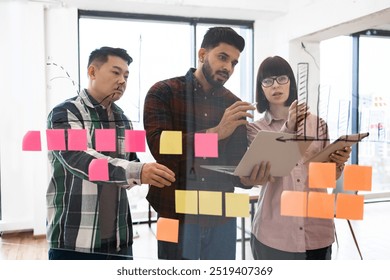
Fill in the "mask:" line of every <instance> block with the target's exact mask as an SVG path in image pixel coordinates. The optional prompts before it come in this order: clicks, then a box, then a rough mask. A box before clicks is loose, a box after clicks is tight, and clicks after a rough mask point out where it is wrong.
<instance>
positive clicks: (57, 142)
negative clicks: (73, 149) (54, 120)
mask: <svg viewBox="0 0 390 280" xmlns="http://www.w3.org/2000/svg"><path fill="white" fill-rule="evenodd" d="M46 140H47V149H48V150H49V151H65V150H66V144H65V130H64V129H47V130H46Z"/></svg>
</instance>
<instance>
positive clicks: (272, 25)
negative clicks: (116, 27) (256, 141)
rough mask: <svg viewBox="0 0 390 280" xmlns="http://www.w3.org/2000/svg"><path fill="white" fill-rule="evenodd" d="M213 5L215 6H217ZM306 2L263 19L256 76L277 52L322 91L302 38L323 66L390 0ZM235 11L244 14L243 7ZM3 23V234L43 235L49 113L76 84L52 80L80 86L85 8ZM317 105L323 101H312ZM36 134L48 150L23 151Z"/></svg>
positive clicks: (34, 6) (45, 11)
mask: <svg viewBox="0 0 390 280" xmlns="http://www.w3.org/2000/svg"><path fill="white" fill-rule="evenodd" d="M73 2H75V3H77V1H73ZM89 3H93V1H90V2H89ZM202 3H203V2H202ZM204 3H206V2H204ZM204 3H203V4H204ZM207 3H209V4H210V5H213V3H216V2H214V1H207ZM234 3H236V2H234ZM283 3H286V1H283ZM292 3H296V2H295V1H292ZM298 3H299V4H300V5H297V6H292V7H290V10H291V12H290V13H288V14H287V15H285V16H281V17H279V18H277V19H275V20H272V21H270V20H269V18H267V17H264V18H263V17H262V18H259V19H258V20H256V22H255V33H254V44H255V49H254V55H255V64H254V68H255V76H256V72H257V68H258V66H259V64H260V62H261V61H262V60H263V59H264V58H265V57H267V56H269V55H276V54H277V55H281V56H283V57H285V58H286V59H288V60H289V61H290V63H291V64H292V66H293V69H294V71H295V70H296V64H297V63H298V62H308V63H309V64H310V66H309V67H310V73H311V74H312V75H311V76H310V80H309V87H310V88H309V91H310V92H315V91H316V88H317V85H318V80H319V75H318V73H319V72H318V69H317V70H316V66H315V65H314V64H313V59H312V58H311V57H310V56H309V55H308V54H307V53H306V52H304V51H303V50H302V48H301V46H300V42H301V41H303V42H304V43H305V45H306V47H307V50H308V51H310V52H311V54H313V56H314V57H315V58H316V60H317V62H318V64H319V65H320V61H319V40H321V38H322V39H324V38H325V37H327V38H329V37H331V36H338V35H342V34H347V33H348V32H356V31H358V30H361V29H365V28H370V27H373V26H375V25H376V24H378V23H383V22H386V20H387V21H389V20H388V19H389V18H390V17H389V13H390V9H389V7H390V1H389V0H377V1H371V0H340V1H336V0H317V1H298ZM204 5H205V4H204ZM109 7H113V6H109ZM131 7H132V8H131V10H128V11H127V10H123V9H122V10H118V11H120V12H126V11H127V12H132V13H137V12H141V13H144V12H145V5H143V6H142V10H137V9H136V7H137V5H132V6H131ZM102 8H103V7H99V9H102ZM176 8H177V7H174V6H171V7H168V8H166V9H165V10H163V9H161V7H160V6H159V9H156V8H152V9H150V10H149V11H150V12H153V11H155V12H156V13H160V14H173V15H176V14H177V11H178V9H176ZM186 10H188V7H187V8H186ZM211 10H212V9H211ZM234 10H236V12H239V9H234ZM191 11H192V13H189V14H190V15H191V16H193V17H197V16H198V17H202V16H204V14H202V12H201V11H204V9H202V10H199V11H200V12H197V11H198V10H197V9H192V10H191ZM187 13H188V11H187ZM197 13H198V14H197ZM232 14H233V13H232ZM223 15H224V14H223V13H222V12H221V13H218V17H224V16H223ZM251 15H253V14H251ZM187 16H189V15H187ZM228 17H229V16H228V15H227V16H226V18H228ZM242 17H243V16H242ZM244 18H245V17H244ZM0 21H1V22H0V26H1V27H3V26H5V27H6V28H0V32H1V34H0V39H1V42H2V43H1V44H0V53H2V54H3V57H2V63H1V65H0V71H1V72H0V78H1V82H0V94H1V98H2V100H3V106H2V109H1V110H0V117H1V118H0V119H1V121H0V129H1V134H0V148H1V150H0V152H1V155H0V156H1V158H0V159H1V191H2V196H1V199H2V207H3V220H2V221H0V231H4V230H23V229H33V230H34V233H35V234H44V233H45V228H44V227H45V226H44V222H45V216H46V215H45V213H46V212H45V192H46V187H47V184H48V165H47V156H46V152H45V151H46V148H45V134H44V132H45V127H46V116H47V114H48V112H49V110H50V109H51V108H52V107H53V106H54V105H56V104H57V103H59V102H61V101H63V100H64V99H66V98H69V97H71V96H73V95H74V94H75V87H74V86H73V85H72V84H71V81H70V80H69V79H63V78H58V79H56V82H55V83H51V79H53V78H54V77H57V76H59V77H65V76H66V74H65V73H64V71H66V72H68V74H69V75H70V77H71V79H72V80H74V81H78V34H77V6H68V7H50V8H45V6H44V5H43V4H41V3H32V2H26V1H17V2H16V3H14V2H0ZM46 62H49V63H53V62H54V63H56V64H58V65H60V66H62V67H63V68H64V71H62V70H60V68H55V67H54V66H46ZM309 100H310V102H316V101H315V100H314V99H313V100H312V98H309ZM28 130H40V131H41V133H42V137H41V139H42V147H43V151H42V152H22V150H21V141H22V138H23V136H24V134H25V133H26V132H27V131H28Z"/></svg>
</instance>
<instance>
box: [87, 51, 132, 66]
mask: <svg viewBox="0 0 390 280" xmlns="http://www.w3.org/2000/svg"><path fill="white" fill-rule="evenodd" d="M109 55H111V56H117V57H120V58H122V59H123V60H124V61H126V62H127V65H130V63H131V62H133V59H132V58H131V57H130V55H129V54H128V53H127V51H126V50H124V49H121V48H111V47H101V48H100V49H96V50H94V51H92V52H91V54H90V55H89V59H88V66H87V67H89V66H90V65H91V63H92V62H98V63H101V64H103V63H106V62H107V60H108V56H109Z"/></svg>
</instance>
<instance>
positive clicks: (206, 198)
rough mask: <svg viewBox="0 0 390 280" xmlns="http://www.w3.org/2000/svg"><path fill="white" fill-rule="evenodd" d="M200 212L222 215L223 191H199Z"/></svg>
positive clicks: (202, 213)
mask: <svg viewBox="0 0 390 280" xmlns="http://www.w3.org/2000/svg"><path fill="white" fill-rule="evenodd" d="M199 214H201V215H214V216H222V192H210V191H199Z"/></svg>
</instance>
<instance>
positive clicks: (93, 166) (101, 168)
mask: <svg viewBox="0 0 390 280" xmlns="http://www.w3.org/2000/svg"><path fill="white" fill-rule="evenodd" d="M88 175H89V180H91V181H107V180H108V179H109V177H108V160H107V159H105V158H102V159H93V160H92V161H91V163H90V164H89V167H88Z"/></svg>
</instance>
